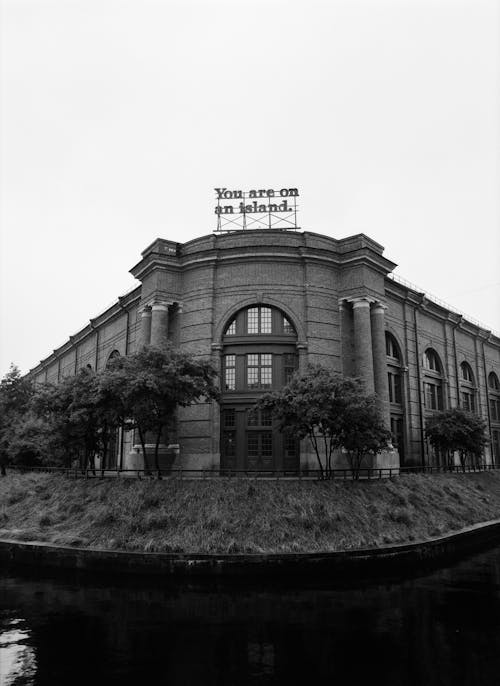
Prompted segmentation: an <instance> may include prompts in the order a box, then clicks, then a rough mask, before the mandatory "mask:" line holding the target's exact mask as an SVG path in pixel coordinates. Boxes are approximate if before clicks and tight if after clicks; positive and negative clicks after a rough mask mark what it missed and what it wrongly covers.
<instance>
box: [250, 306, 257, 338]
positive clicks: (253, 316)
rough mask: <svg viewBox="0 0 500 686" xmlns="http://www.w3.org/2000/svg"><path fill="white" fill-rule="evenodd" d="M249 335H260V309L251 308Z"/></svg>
mask: <svg viewBox="0 0 500 686" xmlns="http://www.w3.org/2000/svg"><path fill="white" fill-rule="evenodd" d="M247 333H259V308H258V307H250V308H249V310H248V311H247Z"/></svg>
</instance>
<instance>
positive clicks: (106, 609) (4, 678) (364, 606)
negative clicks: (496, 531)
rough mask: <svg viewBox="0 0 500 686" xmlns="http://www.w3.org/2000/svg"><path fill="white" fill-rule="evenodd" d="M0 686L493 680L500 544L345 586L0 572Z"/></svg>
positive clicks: (499, 658)
mask: <svg viewBox="0 0 500 686" xmlns="http://www.w3.org/2000/svg"><path fill="white" fill-rule="evenodd" d="M0 674H1V677H0V684H2V686H7V685H8V686H12V685H17V686H20V685H21V684H22V685H23V686H24V685H27V684H44V685H45V684H46V685H47V686H49V685H50V686H56V685H57V684H65V685H66V684H71V685H72V686H74V685H77V684H86V686H88V684H101V683H102V684H107V685H111V684H128V683H134V682H135V683H137V684H169V686H173V685H177V684H186V685H188V686H196V685H198V684H203V685H204V686H211V685H212V684H213V685H217V686H221V685H227V686H240V685H245V684H280V685H285V684H286V685H287V686H290V685H291V684H301V683H303V684H307V685H311V684H333V683H336V684H337V683H338V684H355V685H357V684H360V685H361V684H363V685H365V684H373V683H381V684H384V686H392V685H394V686H396V685H397V686H406V685H409V686H412V685H417V684H418V685H420V684H422V685H424V684H425V685H426V686H430V685H433V684H436V685H437V684H439V685H447V684H450V685H451V684H453V685H454V686H455V685H457V684H470V685H471V686H472V685H474V686H478V685H481V684H488V685H490V684H497V683H499V682H500V547H499V548H496V549H493V550H490V551H488V552H485V553H482V554H479V555H476V556H474V557H470V558H468V559H466V560H464V561H462V562H460V563H458V564H455V565H453V566H451V567H448V568H446V569H442V570H439V571H436V572H434V573H431V574H428V575H425V576H419V577H415V578H413V579H409V580H404V581H400V582H391V583H380V582H379V583H376V584H359V585H357V586H356V585H352V586H350V587H345V588H339V587H336V588H335V587H332V588H329V587H326V586H325V585H323V587H322V588H313V587H308V588H307V587H302V588H299V587H298V586H295V587H291V586H285V587H280V588H279V587H277V586H276V585H274V586H270V587H267V588H265V587H260V588H257V587H255V588H250V587H245V588H242V587H241V586H239V587H218V588H216V587H214V586H211V587H209V588H203V587H200V586H197V587H181V586H170V587H169V588H149V587H146V586H145V585H140V584H138V583H136V584H135V585H134V586H131V585H130V584H128V585H127V586H126V585H116V586H112V585H109V584H108V585H104V584H99V583H95V582H89V581H87V582H80V583H77V582H76V581H75V580H72V581H71V582H68V581H61V580H51V579H34V578H33V576H31V577H26V576H25V575H23V576H16V575H13V574H12V573H7V574H6V573H5V572H4V574H3V576H2V577H0Z"/></svg>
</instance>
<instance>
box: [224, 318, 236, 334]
mask: <svg viewBox="0 0 500 686" xmlns="http://www.w3.org/2000/svg"><path fill="white" fill-rule="evenodd" d="M235 334H236V319H233V321H232V322H231V324H229V326H228V327H227V329H226V336H234V335H235Z"/></svg>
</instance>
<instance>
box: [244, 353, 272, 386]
mask: <svg viewBox="0 0 500 686" xmlns="http://www.w3.org/2000/svg"><path fill="white" fill-rule="evenodd" d="M272 361H273V356H272V354H271V353H251V354H249V355H247V386H248V388H271V386H272V385H273V366H272Z"/></svg>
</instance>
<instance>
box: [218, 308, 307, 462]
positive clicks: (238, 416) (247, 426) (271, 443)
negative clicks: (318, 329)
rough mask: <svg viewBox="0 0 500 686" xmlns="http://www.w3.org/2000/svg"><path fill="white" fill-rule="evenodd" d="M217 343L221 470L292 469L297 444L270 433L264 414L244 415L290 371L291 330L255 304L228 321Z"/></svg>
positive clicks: (294, 363) (293, 359) (293, 357)
mask: <svg viewBox="0 0 500 686" xmlns="http://www.w3.org/2000/svg"><path fill="white" fill-rule="evenodd" d="M222 343H223V350H222V398H221V467H222V468H223V469H231V468H238V469H243V468H244V469H264V470H265V469H275V468H280V469H281V468H283V469H296V468H297V466H298V456H299V452H298V441H297V440H296V439H295V438H294V437H291V438H290V437H286V436H284V435H282V434H281V433H280V432H279V431H277V430H274V431H273V426H272V422H271V419H270V417H269V416H267V415H266V414H265V413H263V412H257V413H254V412H251V411H250V410H251V409H252V408H253V406H254V404H255V401H256V400H257V399H258V397H259V396H260V395H261V394H262V393H265V392H266V391H269V390H274V389H278V388H280V387H282V386H283V385H285V384H286V383H288V381H289V380H290V379H291V377H292V375H293V374H294V372H295V371H296V369H297V367H298V355H297V333H296V331H295V327H294V326H293V324H292V322H291V321H290V320H289V318H288V317H287V316H286V315H285V314H284V313H283V312H282V311H281V310H279V309H278V308H275V307H271V306H270V305H261V304H255V305H251V306H250V307H246V308H244V309H241V310H240V311H239V312H237V313H236V314H235V315H234V316H233V317H232V318H231V319H230V321H229V322H228V323H227V325H226V327H225V329H224V336H223V339H222Z"/></svg>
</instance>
